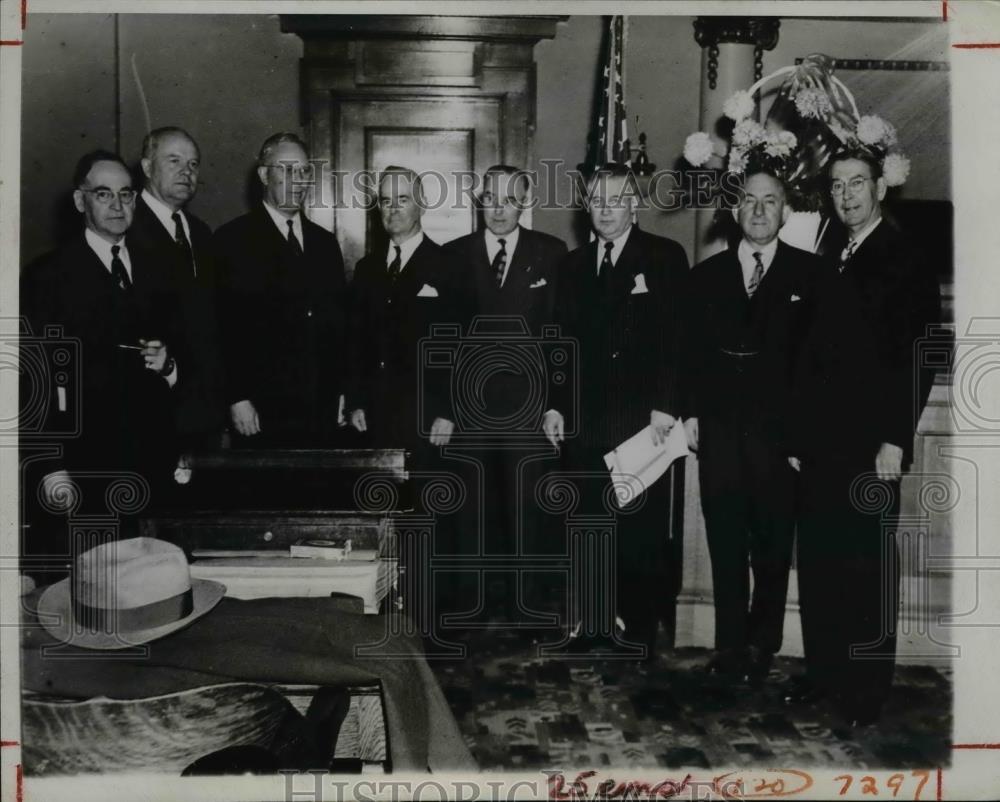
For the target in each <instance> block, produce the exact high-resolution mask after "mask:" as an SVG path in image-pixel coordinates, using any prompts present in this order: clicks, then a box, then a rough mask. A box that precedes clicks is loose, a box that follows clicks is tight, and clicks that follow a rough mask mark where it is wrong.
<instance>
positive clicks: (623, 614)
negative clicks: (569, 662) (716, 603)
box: [567, 451, 684, 642]
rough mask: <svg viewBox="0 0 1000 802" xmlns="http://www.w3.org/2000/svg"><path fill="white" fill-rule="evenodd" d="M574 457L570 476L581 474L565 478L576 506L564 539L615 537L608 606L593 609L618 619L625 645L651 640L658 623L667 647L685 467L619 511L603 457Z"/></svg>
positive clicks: (676, 467) (597, 580)
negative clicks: (590, 532)
mask: <svg viewBox="0 0 1000 802" xmlns="http://www.w3.org/2000/svg"><path fill="white" fill-rule="evenodd" d="M575 457H576V458H575V459H574V458H572V456H571V458H570V460H569V464H570V466H572V467H571V470H572V468H575V469H576V471H578V472H585V473H577V474H576V475H575V476H574V474H573V473H572V472H571V473H570V478H572V479H573V480H574V483H575V484H576V487H577V489H578V492H579V496H580V503H579V505H578V507H577V509H576V511H575V512H573V513H572V514H571V516H570V517H569V518H568V524H569V527H568V529H567V534H569V529H571V528H575V529H576V530H577V531H580V530H581V529H582V530H586V529H587V528H590V527H594V528H598V529H599V528H602V527H608V528H611V529H612V530H613V532H614V536H613V539H614V555H615V574H614V578H615V582H614V585H615V594H614V598H613V602H612V604H604V603H603V602H604V600H603V599H600V598H595V599H594V602H595V603H596V608H595V609H597V610H601V609H604V610H611V611H613V613H614V614H616V615H617V616H619V617H620V618H621V619H622V620H623V621H624V622H625V630H626V638H627V639H629V640H633V641H636V642H641V641H642V640H643V636H649V637H652V636H653V634H655V631H656V624H657V623H658V622H659V621H663V622H664V626H665V628H666V630H667V634H668V637H669V638H670V639H671V641H672V638H673V634H674V627H675V618H676V610H677V596H678V594H679V593H680V588H681V575H682V574H681V569H682V567H683V525H682V521H683V519H682V513H683V506H684V463H683V462H680V461H678V462H675V463H674V464H673V466H671V468H670V470H668V471H667V473H666V474H664V475H663V476H661V477H660V478H659V479H658V480H657V481H656V482H655V483H653V485H652V486H651V487H648V488H646V490H645V492H644V493H642V495H641V496H639V498H638V499H636V500H635V501H632V502H630V503H629V504H627V505H626V506H624V507H618V506H617V504H616V503H615V491H614V488H613V486H612V482H611V480H610V476H609V474H608V471H607V467H606V466H605V464H604V459H603V453H601V454H598V453H597V452H595V451H590V452H589V454H588V455H587V456H586V457H584V456H583V455H580V454H577V455H575ZM574 519H576V522H575V523H574ZM581 525H582V526H581ZM593 580H594V584H595V585H597V586H598V587H601V586H606V585H607V583H606V582H605V581H604V580H605V577H599V576H595V577H593ZM594 589H595V588H594V587H588V588H584V589H583V591H584V593H592V592H593V591H594ZM569 623H570V624H571V625H572V624H574V623H575V622H572V621H571V622H569ZM612 623H613V622H612ZM605 625H606V624H605Z"/></svg>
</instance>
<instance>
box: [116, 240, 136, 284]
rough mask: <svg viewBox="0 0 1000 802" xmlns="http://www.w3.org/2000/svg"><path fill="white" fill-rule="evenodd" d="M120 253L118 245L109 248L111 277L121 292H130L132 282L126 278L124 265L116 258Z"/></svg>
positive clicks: (126, 273) (126, 272)
mask: <svg viewBox="0 0 1000 802" xmlns="http://www.w3.org/2000/svg"><path fill="white" fill-rule="evenodd" d="M120 251H121V246H120V245H112V246H111V277H112V278H113V279H114V280H115V283H117V284H118V286H119V287H121V288H122V289H123V290H130V289H132V280H131V279H130V278H129V277H128V271H127V270H126V269H125V263H124V262H123V261H122V260H121V259H120V258H119V256H118V253H119V252H120Z"/></svg>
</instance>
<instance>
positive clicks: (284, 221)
mask: <svg viewBox="0 0 1000 802" xmlns="http://www.w3.org/2000/svg"><path fill="white" fill-rule="evenodd" d="M264 208H265V209H267V213H268V215H270V217H271V219H272V220H273V221H274V224H275V225H276V226H277V227H278V231H280V232H281V236H283V237H284V238H285V239H286V240H287V239H288V221H289V220H291V221H292V231H294V232H295V238H296V239H297V240H298V241H299V247H300V248H302V250H303V251H305V249H306V241H305V239H303V237H302V213H301V212H296V213H295V214H293V215H292V216H291V217H286V216H285V215H283V214H282V213H281V212H279V211H278V210H277V209H275V208H274V207H273V206H271V204H269V203H268V202H267V201H264Z"/></svg>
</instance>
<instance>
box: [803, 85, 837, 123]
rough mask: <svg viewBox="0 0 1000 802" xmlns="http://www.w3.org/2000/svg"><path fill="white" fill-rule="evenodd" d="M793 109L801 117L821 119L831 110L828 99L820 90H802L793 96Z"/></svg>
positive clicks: (831, 106)
mask: <svg viewBox="0 0 1000 802" xmlns="http://www.w3.org/2000/svg"><path fill="white" fill-rule="evenodd" d="M795 109H796V110H797V111H798V113H799V114H800V115H801V116H802V117H814V118H816V119H818V120H819V119H822V118H823V117H825V116H826V115H827V114H829V113H830V112H831V111H832V110H833V105H832V104H831V103H830V98H829V97H827V94H826V92H823V91H822V90H820V89H803V90H802V91H801V92H799V93H798V94H797V95H796V96H795Z"/></svg>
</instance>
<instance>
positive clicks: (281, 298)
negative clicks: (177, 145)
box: [214, 133, 347, 447]
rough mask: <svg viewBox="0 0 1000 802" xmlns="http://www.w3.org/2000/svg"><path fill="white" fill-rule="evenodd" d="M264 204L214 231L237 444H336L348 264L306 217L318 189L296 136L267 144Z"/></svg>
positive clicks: (261, 171) (261, 167) (261, 162)
mask: <svg viewBox="0 0 1000 802" xmlns="http://www.w3.org/2000/svg"><path fill="white" fill-rule="evenodd" d="M257 177H258V179H259V180H260V184H261V187H262V189H263V198H262V200H261V202H260V203H258V204H257V205H256V206H255V207H254V208H253V210H252V211H251V212H250V213H249V214H245V215H243V216H242V217H238V218H237V219H235V220H232V221H230V222H228V223H226V224H225V225H224V226H222V227H221V228H219V230H218V231H216V232H215V239H214V245H215V257H216V260H217V280H216V285H217V290H216V292H217V298H218V314H219V327H220V331H221V339H222V352H223V359H224V363H225V368H226V393H227V396H228V398H227V400H228V402H229V413H230V418H231V420H232V426H233V429H234V431H235V432H236V440H235V441H234V445H239V446H250V447H276V446H277V447H289V446H303V445H308V446H313V447H316V446H319V445H321V444H323V443H324V442H326V443H329V442H331V441H335V440H336V435H337V432H338V425H339V418H340V396H341V394H342V393H343V382H344V372H345V370H346V367H347V366H346V364H345V357H344V353H345V345H346V340H345V336H346V334H345V317H344V310H345V307H344V302H345V293H346V280H345V277H344V260H343V256H342V255H341V251H340V246H339V245H338V244H337V240H336V238H335V237H334V236H333V235H332V234H331V233H330V232H328V231H326V230H324V229H323V228H321V227H320V226H318V225H316V224H315V223H313V222H311V221H310V220H309V219H308V218H307V217H306V216H305V214H304V213H303V211H302V210H303V205H304V203H305V201H306V198H307V194H308V190H309V187H310V185H311V166H310V164H309V161H308V156H307V151H306V146H305V144H304V143H303V142H302V140H301V139H299V137H297V136H296V135H295V134H289V133H279V134H274V135H272V136H270V137H268V138H267V140H265V142H264V144H263V145H262V147H261V149H260V154H259V156H258V160H257Z"/></svg>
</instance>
